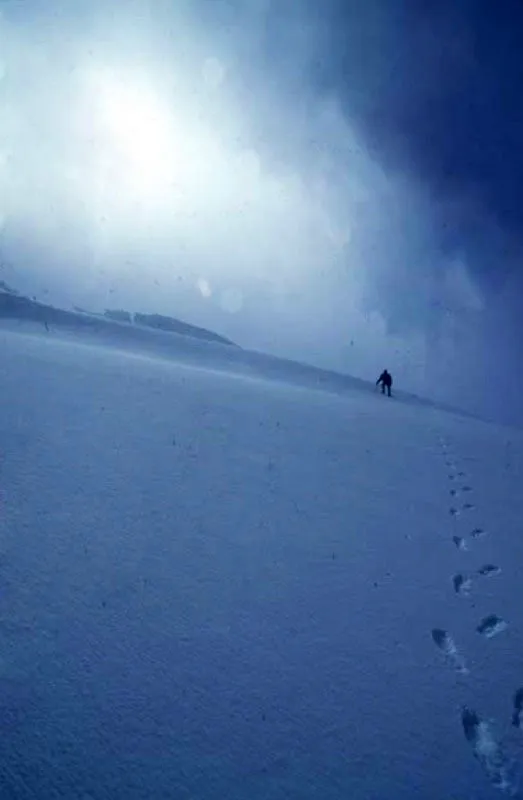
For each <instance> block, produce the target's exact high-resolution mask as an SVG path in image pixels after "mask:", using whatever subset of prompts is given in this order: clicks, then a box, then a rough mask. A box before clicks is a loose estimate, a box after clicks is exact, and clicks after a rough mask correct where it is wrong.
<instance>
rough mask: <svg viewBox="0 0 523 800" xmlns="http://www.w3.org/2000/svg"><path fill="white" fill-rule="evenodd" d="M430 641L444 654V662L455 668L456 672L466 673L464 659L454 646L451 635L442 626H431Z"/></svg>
mask: <svg viewBox="0 0 523 800" xmlns="http://www.w3.org/2000/svg"><path fill="white" fill-rule="evenodd" d="M432 641H433V642H434V644H435V645H436V647H437V648H438V649H439V650H441V652H442V653H443V655H444V656H445V660H446V662H447V663H448V664H449V666H451V667H452V669H455V670H456V672H459V673H461V674H462V675H466V674H468V669H467V666H466V664H465V659H464V658H463V656H462V655H461V653H460V652H459V650H458V648H457V647H456V643H455V642H454V639H453V638H452V636H450V634H448V633H447V631H444V630H443V629H442V628H433V629H432Z"/></svg>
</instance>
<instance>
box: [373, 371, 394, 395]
mask: <svg viewBox="0 0 523 800" xmlns="http://www.w3.org/2000/svg"><path fill="white" fill-rule="evenodd" d="M378 383H381V393H382V394H385V388H386V389H387V394H388V396H389V397H390V390H391V387H392V375H391V374H390V372H388V371H387V370H386V369H384V370H383V372H382V373H381V375H380V377H379V378H378V380H377V381H376V386H377V385H378Z"/></svg>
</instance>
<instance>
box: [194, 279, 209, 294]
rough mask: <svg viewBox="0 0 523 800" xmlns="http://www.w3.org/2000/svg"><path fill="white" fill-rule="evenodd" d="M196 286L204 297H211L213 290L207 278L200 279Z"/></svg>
mask: <svg viewBox="0 0 523 800" xmlns="http://www.w3.org/2000/svg"><path fill="white" fill-rule="evenodd" d="M196 285H197V287H198V291H199V292H200V294H201V296H202V297H211V295H212V289H211V285H210V283H209V281H208V280H206V279H205V278H198V280H197V282H196Z"/></svg>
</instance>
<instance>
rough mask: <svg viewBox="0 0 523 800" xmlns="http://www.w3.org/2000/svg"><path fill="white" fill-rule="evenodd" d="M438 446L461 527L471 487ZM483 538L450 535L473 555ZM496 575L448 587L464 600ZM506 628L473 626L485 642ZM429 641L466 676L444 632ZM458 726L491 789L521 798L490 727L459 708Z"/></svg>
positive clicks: (474, 575) (520, 699) (515, 714)
mask: <svg viewBox="0 0 523 800" xmlns="http://www.w3.org/2000/svg"><path fill="white" fill-rule="evenodd" d="M440 444H441V447H442V450H443V455H444V457H445V465H446V466H447V468H448V470H449V472H448V478H449V481H450V484H451V488H450V490H449V495H450V498H451V505H450V507H449V514H450V517H451V519H452V520H453V522H454V523H455V524H457V522H458V520H460V525H461V518H462V517H463V518H464V519H465V520H466V516H467V514H468V513H469V512H470V511H472V510H474V508H475V505H474V503H473V502H468V501H466V500H464V497H467V496H468V495H469V493H470V492H472V487H471V486H470V485H469V484H467V483H466V481H465V479H466V474H465V473H464V472H463V471H460V470H459V469H458V468H457V466H456V464H455V462H454V459H453V458H452V456H451V454H450V452H449V447H448V445H447V444H446V443H445V442H444V441H443V440H442V439H440ZM486 535H487V534H486V531H485V530H484V529H483V528H480V527H475V528H472V529H471V530H470V531H469V532H468V534H467V535H465V536H462V535H459V534H458V533H454V535H453V536H452V542H453V544H454V546H455V548H456V550H458V551H460V552H464V551H469V550H472V551H473V549H474V543H475V541H476V540H478V539H480V538H481V537H483V536H486ZM500 573H501V569H500V567H499V566H498V565H497V564H490V563H487V564H482V565H480V566H478V567H476V568H475V569H474V570H472V571H470V570H469V571H460V572H456V573H455V575H453V576H452V581H451V583H452V587H453V589H454V592H455V593H456V594H457V595H460V596H463V597H467V596H469V595H470V594H471V593H472V592H473V591H474V589H475V587H476V584H477V583H478V582H481V581H483V580H485V579H487V580H488V579H490V578H493V577H495V576H497V575H499V574H500ZM507 627H508V624H507V622H505V620H503V619H501V617H498V616H497V614H489V615H488V616H486V617H483V619H480V620H478V621H477V622H476V632H477V633H478V634H479V635H481V636H483V638H485V639H492V638H494V637H495V636H497V635H498V634H500V633H502V632H503V631H505V630H506V629H507ZM432 640H433V642H434V644H435V645H436V647H437V648H438V649H439V650H440V651H441V652H442V654H443V656H444V658H445V661H446V662H447V664H448V665H449V666H450V667H451V668H452V669H453V670H454V671H455V672H457V673H458V674H460V675H467V674H468V673H469V668H468V667H467V664H466V661H465V658H464V656H463V654H462V653H461V652H460V650H459V648H458V646H457V644H456V642H455V641H454V639H453V637H452V636H451V635H450V633H448V631H446V630H443V629H442V628H433V630H432ZM511 721H512V725H513V726H515V727H516V728H521V729H523V688H519V689H517V691H516V692H515V693H514V696H513V698H512V720H511ZM461 723H462V727H463V733H464V735H465V738H466V740H467V742H468V743H469V744H470V746H471V749H472V752H473V755H474V757H475V758H476V759H477V760H478V762H479V763H480V765H481V766H482V768H483V771H484V773H485V775H486V776H487V778H488V780H489V781H490V783H491V784H492V786H494V787H495V788H496V789H499V790H501V791H503V792H505V793H506V794H508V795H509V796H511V797H520V798H521V797H523V795H522V794H521V793H520V789H519V778H518V774H517V770H516V765H515V762H514V761H513V759H511V758H510V757H509V756H508V755H507V753H506V751H505V749H504V747H503V744H502V742H500V741H499V740H498V738H497V737H496V734H495V732H494V730H493V728H492V726H491V724H490V723H489V722H488V721H487V720H485V719H483V718H482V717H481V716H480V715H479V714H478V713H477V712H476V711H474V710H473V709H470V708H468V707H467V706H464V707H463V708H462V712H461Z"/></svg>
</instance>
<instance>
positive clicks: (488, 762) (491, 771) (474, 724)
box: [461, 706, 519, 797]
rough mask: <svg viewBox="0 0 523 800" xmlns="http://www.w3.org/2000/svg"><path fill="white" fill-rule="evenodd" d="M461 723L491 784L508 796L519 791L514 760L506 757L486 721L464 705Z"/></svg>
mask: <svg viewBox="0 0 523 800" xmlns="http://www.w3.org/2000/svg"><path fill="white" fill-rule="evenodd" d="M461 723H462V725H463V732H464V734H465V738H466V740H467V742H468V743H469V744H470V746H471V748H472V752H473V753H474V757H475V758H476V759H477V760H478V761H479V763H480V764H481V766H482V768H483V770H484V772H485V774H486V776H487V778H488V779H489V781H490V783H491V784H492V786H494V787H495V788H496V789H499V790H501V791H502V792H505V793H506V794H508V795H509V796H510V797H515V796H516V795H518V793H519V782H518V780H517V775H516V770H515V765H514V762H513V761H512V760H511V759H509V758H508V757H507V755H506V754H505V752H504V751H503V748H502V746H501V744H500V743H499V742H498V741H497V739H496V736H495V735H494V731H493V730H492V727H491V726H490V725H489V723H488V722H486V721H485V720H483V719H481V717H480V716H479V715H478V714H477V713H476V712H475V711H473V710H472V709H470V708H467V707H466V706H465V707H464V708H463V709H462V712H461Z"/></svg>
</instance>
